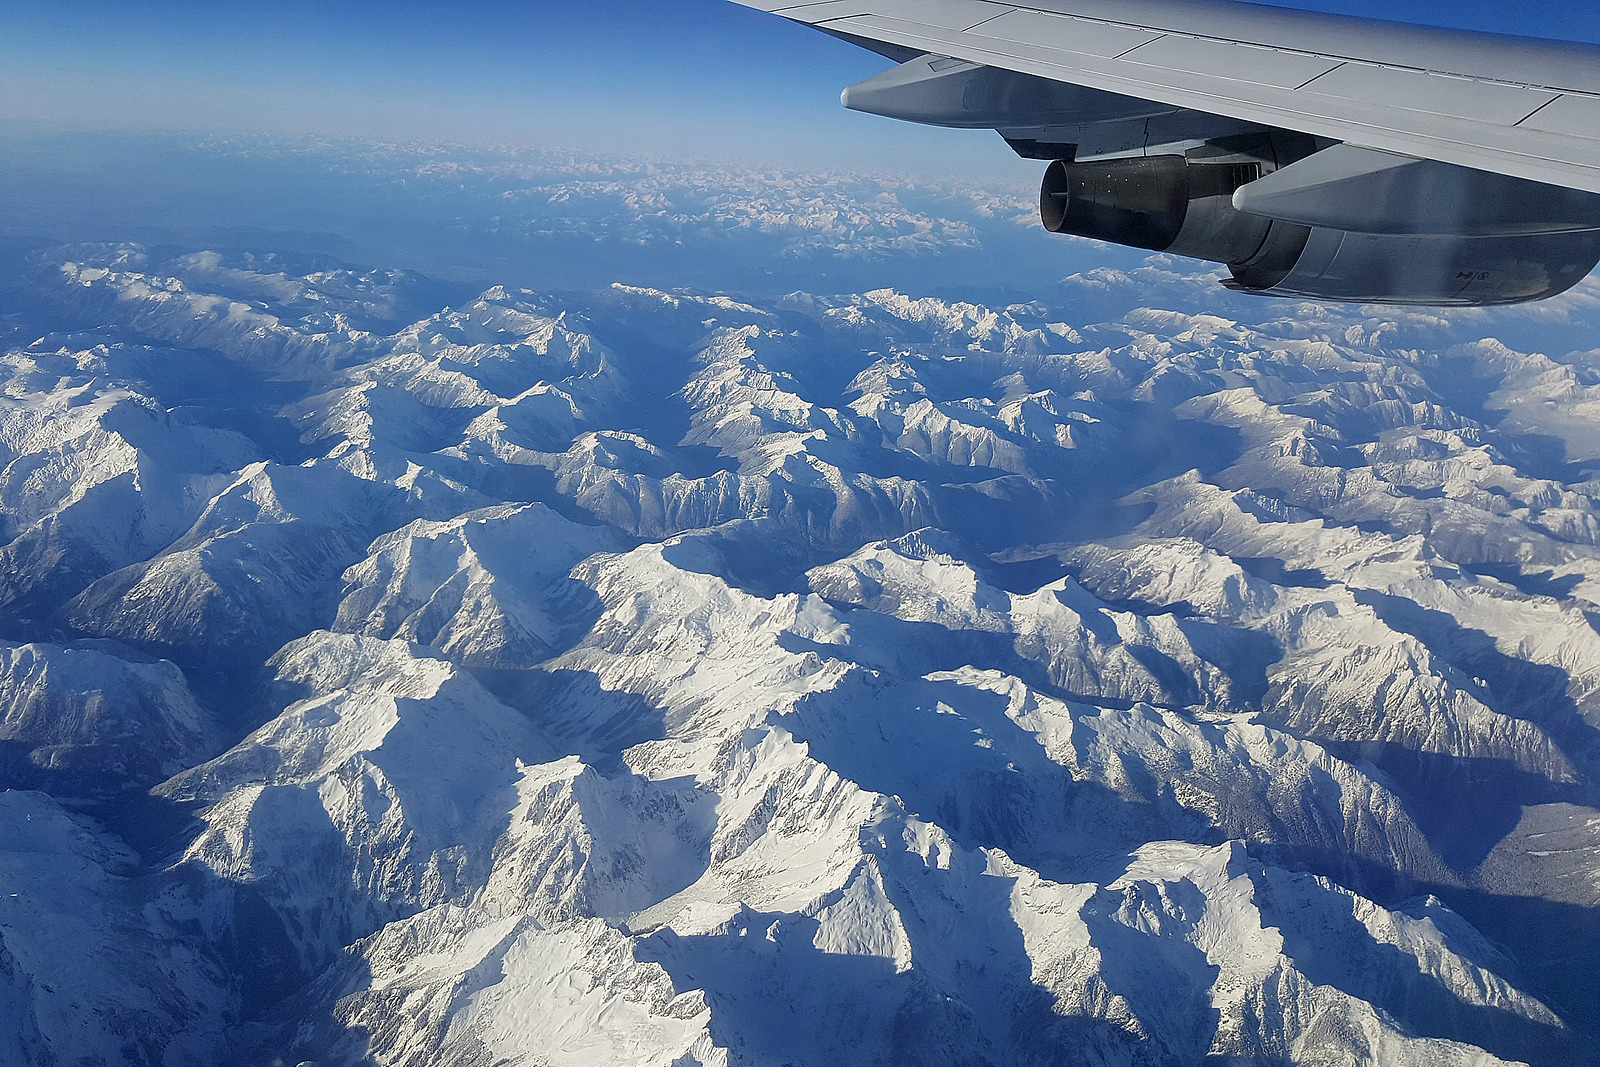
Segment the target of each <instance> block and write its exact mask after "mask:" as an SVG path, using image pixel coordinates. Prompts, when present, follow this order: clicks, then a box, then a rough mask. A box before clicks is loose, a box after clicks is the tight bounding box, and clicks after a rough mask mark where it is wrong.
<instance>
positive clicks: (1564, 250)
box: [1039, 138, 1600, 306]
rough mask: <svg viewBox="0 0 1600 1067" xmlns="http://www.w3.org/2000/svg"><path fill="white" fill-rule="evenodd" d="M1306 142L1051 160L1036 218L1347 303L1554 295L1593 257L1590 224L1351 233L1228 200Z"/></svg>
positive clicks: (1599, 250) (1478, 301) (1245, 282)
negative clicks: (1559, 229)
mask: <svg viewBox="0 0 1600 1067" xmlns="http://www.w3.org/2000/svg"><path fill="white" fill-rule="evenodd" d="M1311 149H1312V146H1311V145H1310V144H1309V143H1299V142H1294V141H1281V140H1280V139H1278V138H1266V139H1262V140H1259V141H1252V142H1250V143H1247V144H1243V145H1227V144H1208V145H1206V146H1204V147H1202V148H1200V149H1196V150H1194V151H1191V152H1189V153H1187V154H1186V155H1179V154H1170V155H1158V156H1138V157H1126V158H1117V159H1099V160H1089V161H1084V162H1075V161H1070V160H1060V161H1057V162H1055V163H1052V164H1051V165H1050V169H1049V170H1048V171H1047V172H1046V174H1045V179H1044V187H1043V189H1042V191H1041V194H1040V202H1039V206H1040V217H1041V219H1042V220H1043V222H1044V225H1045V227H1046V228H1047V229H1049V230H1051V231H1052V232H1054V233H1065V234H1073V235H1075V236H1079V237H1090V238H1094V239H1096V240H1101V241H1109V242H1111V243H1113V244H1120V245H1126V246H1129V247H1133V248H1147V249H1150V250H1152V251H1157V252H1170V253H1173V254H1174V255H1180V256H1188V257H1190V258H1193V259H1202V260H1207V261H1209V262H1212V263H1222V264H1225V265H1226V266H1227V267H1228V270H1229V272H1230V273H1231V274H1232V276H1233V278H1232V280H1231V281H1229V282H1228V283H1226V284H1227V285H1228V287H1229V288H1230V289H1234V290H1237V291H1239V292H1246V293H1261V294H1265V295H1271V296H1298V297H1309V298H1313V299H1318V300H1336V301H1344V302H1351V303H1373V304H1423V305H1431V306H1448V305H1457V306H1465V305H1488V304H1515V303H1521V302H1523V301H1529V300H1540V299H1543V298H1545V297H1549V296H1555V295H1556V294H1558V293H1562V292H1565V291H1566V290H1568V289H1570V288H1571V287H1572V286H1574V285H1576V284H1577V283H1578V282H1579V281H1581V280H1582V279H1583V278H1584V277H1585V276H1586V275H1587V274H1588V273H1589V272H1590V271H1592V270H1593V269H1594V268H1595V266H1596V265H1597V264H1600V231H1594V230H1588V231H1577V232H1564V233H1521V234H1496V235H1490V236H1450V235H1441V234H1410V235H1408V234H1396V233H1357V232H1352V231H1347V230H1342V229H1332V228H1328V227H1310V226H1304V225H1300V224H1299V223H1295V222H1289V221H1285V220H1283V219H1273V218H1268V217H1266V216H1264V215H1258V214H1253V213H1250V212H1245V211H1241V210H1239V209H1238V208H1236V207H1235V206H1234V193H1235V192H1236V191H1238V190H1239V189H1241V188H1242V187H1244V186H1246V185H1248V184H1249V183H1251V182H1254V181H1256V180H1258V179H1259V178H1261V177H1262V176H1263V175H1265V174H1270V173H1273V172H1274V171H1276V170H1278V169H1279V168H1280V167H1286V166H1288V165H1290V164H1292V163H1293V162H1295V161H1296V160H1297V159H1301V158H1305V156H1306V155H1308V154H1309V153H1310V151H1311ZM1241 199H1244V200H1246V201H1248V199H1249V198H1248V197H1241Z"/></svg>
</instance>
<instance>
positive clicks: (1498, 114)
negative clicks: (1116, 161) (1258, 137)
mask: <svg viewBox="0 0 1600 1067" xmlns="http://www.w3.org/2000/svg"><path fill="white" fill-rule="evenodd" d="M735 2H737V3H741V4H743V5H744V6H746V7H754V8H759V9H761V10H764V11H770V12H772V13H774V14H778V15H782V16H783V17H785V18H788V19H792V20H794V21H797V22H802V23H806V24H808V25H812V26H815V27H817V28H818V29H822V30H825V31H827V32H830V33H833V34H836V35H838V36H842V37H845V38H847V39H857V40H860V41H863V42H871V43H874V44H877V45H881V46H886V47H887V48H889V49H893V50H896V51H898V50H905V51H906V52H908V53H909V52H915V53H931V54H935V55H941V56H949V57H952V58H954V59H961V60H966V61H969V62H971V63H977V64H982V65H984V66H987V67H994V68H998V69H1001V70H1009V71H1015V72H1018V73H1021V74H1030V75H1034V76H1037V77H1042V78H1045V79H1048V80H1050V81H1056V82H1064V83H1067V84H1071V85H1079V86H1084V87H1087V88H1089V89H1094V90H1099V91H1101V92H1106V93H1113V94H1117V95H1118V96H1121V97H1131V98H1134V99H1138V100H1148V101H1153V102H1155V103H1157V104H1161V105H1166V106H1170V107H1173V108H1179V109H1185V110H1191V111H1198V112H1202V113H1206V114H1211V115H1220V116H1224V117H1226V118H1231V119H1236V120H1240V121H1242V122H1248V123H1259V124H1261V125H1263V126H1269V127H1276V128H1281V129H1287V130H1296V131H1299V132H1302V133H1307V134H1311V135H1314V136H1317V137H1325V138H1330V139H1332V140H1336V141H1344V142H1348V143H1350V144H1354V145H1360V146H1364V147H1367V148H1375V149H1380V150H1383V151H1387V152H1394V153H1400V154H1403V155H1407V156H1412V157H1417V158H1422V159H1433V160H1438V161H1441V162H1445V163H1453V164H1457V165H1460V166H1464V167H1470V168H1474V169H1477V170H1485V171H1491V172H1494V173H1499V174H1505V175H1510V176H1513V177H1517V178H1524V179H1528V180H1530V181H1535V182H1543V183H1546V184H1549V185H1556V186H1564V187H1566V188H1569V189H1579V190H1584V191H1587V192H1591V193H1600V48H1597V47H1592V46H1588V45H1579V44H1568V43H1562V42H1550V41H1537V40H1532V39H1528V38H1520V37H1506V36H1498V35H1493V34H1482V33H1469V32H1463V31H1451V30H1441V29H1434V28H1429V27H1420V26H1409V25H1401V24H1398V23H1387V22H1379V21H1375V20H1370V19H1358V18H1350V17H1347V16H1336V15H1323V14H1315V13H1310V12H1301V11H1290V10H1285V9H1280V8H1271V7H1264V6H1258V5H1254V4H1249V3H1240V2H1234V0H1029V2H1028V3H1025V4H1023V3H996V2H992V0H822V2H818V3H807V4H794V3H791V2H788V0H735Z"/></svg>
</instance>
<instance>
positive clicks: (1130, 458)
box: [0, 248, 1600, 1067]
mask: <svg viewBox="0 0 1600 1067" xmlns="http://www.w3.org/2000/svg"><path fill="white" fill-rule="evenodd" d="M60 258H62V259H63V260H64V261H65V262H63V263H60V264H57V265H56V266H55V268H54V269H53V271H51V272H46V273H45V274H44V275H42V276H41V278H40V279H38V280H36V282H35V285H36V296H37V299H38V300H39V301H40V303H41V306H43V305H45V304H48V305H50V306H52V307H54V308H56V309H57V313H58V314H59V315H66V316H76V317H77V318H78V319H79V320H81V325H82V326H83V327H85V328H88V327H96V328H99V329H100V332H99V333H97V334H96V335H95V336H96V338H97V339H96V340H95V341H94V343H92V344H91V343H87V342H86V340H85V336H84V335H81V334H76V333H70V332H58V333H47V334H46V335H45V336H43V337H41V338H40V339H39V340H37V341H34V342H32V343H26V344H24V343H18V344H15V345H13V346H11V347H10V348H9V349H8V350H7V351H6V352H5V355H4V359H3V363H0V373H3V374H4V376H5V382H6V388H5V390H4V400H3V402H0V460H3V467H0V502H3V504H4V514H5V520H6V527H5V529H4V530H3V539H4V540H5V541H6V542H7V543H6V544H4V545H3V546H0V603H3V605H4V610H5V613H6V614H5V621H6V624H7V626H8V627H9V630H8V631H7V636H9V637H11V638H13V639H14V640H15V641H16V642H18V643H12V644H6V645H4V646H0V757H3V759H0V770H4V771H5V773H6V774H7V775H8V776H9V780H8V781H7V783H6V784H7V785H10V786H13V787H15V788H13V789H12V791H9V792H5V793H3V794H0V872H3V874H4V879H3V882H0V884H3V887H4V888H3V889H0V1023H3V1024H4V1025H0V1060H4V1061H5V1062H13V1061H15V1062H19V1063H31V1062H39V1063H54V1062H60V1063H75V1062H92V1061H103V1062H113V1061H126V1062H135V1063H149V1064H156V1063H163V1064H169V1065H182V1064H190V1063H195V1064H200V1063H212V1062H218V1061H219V1058H220V1059H228V1060H230V1061H235V1062H243V1063H261V1064H266V1063H273V1062H297V1061H300V1060H313V1061H315V1062H317V1063H319V1064H324V1065H335V1064H357V1063H365V1062H374V1063H380V1064H396V1065H402V1064H403V1065H414V1067H424V1065H432V1064H443V1063H463V1064H469V1063H517V1064H530V1065H531V1064H550V1065H556V1064H573V1065H578V1064H618V1065H622V1064H629V1065H633V1064H650V1065H660V1067H669V1065H670V1067H681V1065H686V1064H705V1065H719V1067H720V1065H751V1067H779V1065H781V1064H793V1065H797V1067H798V1065H806V1067H811V1065H816V1067H822V1065H829V1067H833V1065H862V1067H866V1065H878V1064H891V1063H893V1064H930V1065H931V1064H941V1065H944V1064H971V1065H979V1064H992V1065H995V1067H999V1065H1013V1064H1040V1065H1043V1064H1056V1063H1064V1062H1070V1063H1084V1064H1104V1065H1108V1067H1109V1065H1130V1067H1131V1065H1189V1064H1199V1063H1202V1062H1208V1063H1210V1062H1215V1063H1219V1064H1221V1063H1297V1064H1299V1063H1304V1064H1372V1065H1378V1064H1382V1065H1386V1067H1388V1065H1402V1067H1404V1065H1415V1067H1437V1065H1461V1067H1467V1065H1473V1067H1482V1065H1489V1064H1498V1063H1514V1062H1523V1063H1533V1064H1550V1065H1557V1064H1567V1063H1576V1062H1582V1060H1581V1057H1582V1055H1583V1054H1584V1053H1583V1050H1584V1049H1585V1048H1587V1047H1589V1046H1588V1044H1587V1043H1588V1042H1590V1041H1592V1040H1593V1039H1594V1038H1595V1037H1596V1034H1595V1031H1594V1023H1593V1020H1592V1018H1591V1017H1590V1015H1589V1013H1588V1012H1587V1011H1586V1008H1587V1007H1588V1005H1589V1004H1590V1003H1591V999H1590V998H1591V995H1592V994H1593V993H1594V991H1595V989H1596V983H1595V980H1594V978H1593V975H1594V973H1595V970H1594V968H1593V966H1592V963H1591V962H1590V961H1591V960H1592V954H1593V952H1594V950H1595V949H1596V948H1600V922H1597V919H1600V891H1597V889H1596V886H1597V885H1600V862H1597V861H1596V859H1595V856H1596V854H1597V853H1596V851H1595V846H1596V844H1597V841H1596V835H1597V833H1600V803H1597V802H1600V797H1597V796H1596V787H1597V784H1600V766H1597V764H1596V759H1597V754H1600V747H1597V746H1596V744H1595V737H1596V730H1597V728H1600V628H1597V625H1596V622H1595V620H1596V618H1597V617H1600V547H1597V545H1600V510H1597V508H1596V497H1597V494H1600V481H1597V480H1596V473H1595V472H1596V469H1597V467H1596V465H1597V464H1600V431H1597V430H1596V429H1595V428H1594V424H1593V423H1592V421H1591V418H1592V413H1593V412H1594V411H1595V410H1596V409H1597V408H1600V361H1597V359H1596V357H1595V356H1594V355H1593V354H1592V353H1590V354H1575V355H1571V356H1565V357H1562V358H1561V359H1555V358H1552V357H1550V356H1547V355H1538V354H1534V353H1529V352H1521V351H1517V350H1516V349H1515V348H1513V347H1511V346H1510V345H1509V344H1501V343H1499V342H1491V341H1482V340H1478V339H1477V338H1481V337H1482V336H1483V333H1484V332H1485V331H1486V330H1487V329H1489V326H1487V325H1485V323H1486V322H1487V321H1489V320H1486V319H1484V318H1482V317H1475V318H1471V319H1468V320H1465V321H1464V324H1463V325H1461V326H1459V327H1452V326H1451V325H1450V324H1448V323H1445V322H1442V321H1439V320H1435V319H1429V318H1426V317H1422V316H1411V317H1397V318H1392V319H1387V320H1384V321H1382V322H1381V323H1380V322H1377V321H1375V320H1373V319H1371V318H1363V317H1361V316H1359V315H1355V314H1353V313H1350V312H1347V311H1331V310H1328V309H1325V308H1321V307H1318V306H1315V305H1309V304H1307V305H1300V306H1290V305H1282V304H1268V303H1260V304H1250V305H1248V307H1249V308H1252V309H1254V311H1255V312H1256V314H1257V315H1258V316H1259V317H1258V319H1257V320H1255V321H1253V322H1251V323H1250V324H1245V323H1244V322H1241V321H1238V320H1237V319H1235V318H1228V317H1224V315H1223V314H1220V313H1219V314H1198V315H1181V314H1178V313H1176V312H1172V311H1166V310H1160V309H1161V308H1163V307H1171V306H1191V305H1192V304H1193V299H1192V298H1193V293H1194V292H1195V291H1196V290H1195V288H1194V283H1192V282H1191V280H1189V279H1186V278H1183V277H1181V276H1175V275H1165V274H1162V273H1161V272H1160V271H1159V270H1158V269H1156V268H1149V269H1148V270H1147V271H1146V272H1144V273H1143V274H1141V275H1136V276H1128V275H1119V274H1115V273H1114V272H1100V273H1098V274H1096V275H1093V276H1086V277H1083V278H1079V279H1076V280H1069V282H1068V283H1067V284H1066V285H1065V286H1064V287H1063V288H1062V289H1061V290H1060V292H1059V293H1057V294H1056V295H1055V296H1054V297H1053V298H1052V299H1050V300H1049V301H1044V302H1040V303H1037V304H1031V305H1019V306H1012V307H992V308H991V307H984V306H981V305H979V304H975V303H954V302H945V301H940V300H935V299H931V298H917V299H914V298H911V297H908V296H904V295H901V294H898V293H894V292H888V291H879V292H873V293H868V294H866V295H863V296H856V297H831V298H830V297H824V296H805V295H799V294H797V295H794V296H791V297H788V298H785V299H782V300H769V301H762V302H759V303H760V304H761V306H755V304H752V303H746V302H740V301H736V300H733V299H728V298H723V297H710V296H703V295H695V294H691V293H667V292H658V291H654V290H648V289H632V288H624V287H616V288H613V289H611V290H609V291H605V292H600V293H594V294H589V295H570V296H566V297H562V298H560V299H559V300H558V299H556V298H552V297H545V296H540V295H537V294H532V293H527V292H521V291H513V290H509V289H505V288H493V289H490V290H488V291H486V292H484V293H483V294H482V295H481V296H480V297H478V298H476V299H474V300H469V301H466V302H464V303H461V304H459V305H458V306H454V307H451V308H448V309H446V310H444V311H436V310H434V309H433V308H430V307H427V306H423V305H422V303H421V301H420V300H419V299H416V298H414V296H413V294H415V293H417V292H424V291H431V290H427V289H426V288H425V287H422V288H419V283H417V282H416V280H415V279H413V278H411V277H409V276H407V275H404V274H402V273H365V274H363V273H359V272H353V271H347V270H318V271H310V272H304V273H295V272H294V271H292V270H290V269H289V268H287V267H285V266H284V264H282V263H281V262H278V261H276V260H261V259H255V258H251V257H228V256H221V255H216V254H207V255H196V256H186V257H180V258H175V259H159V258H157V257H153V256H151V255H148V254H146V253H144V252H142V251H140V250H138V249H132V248H111V249H100V250H93V249H81V248H80V249H76V250H74V251H73V252H72V253H71V255H70V261H66V260H67V259H68V257H67V255H66V254H65V253H64V254H63V256H62V257H60ZM1219 299H1220V298H1219ZM1573 299H1583V297H1582V295H1581V293H1580V295H1579V296H1577V297H1574V298H1573ZM1118 301H1126V302H1127V304H1128V306H1137V305H1140V304H1143V305H1146V306H1144V307H1143V308H1141V309H1140V310H1134V311H1131V312H1127V313H1120V312H1119V313H1116V314H1110V315H1107V316H1105V317H1104V318H1103V320H1102V319H1096V318H1095V317H1093V314H1092V313H1091V312H1090V311H1088V310H1085V309H1088V308H1091V307H1101V306H1108V305H1110V304H1115V303H1117V302H1118ZM1239 306H1240V307H1242V306H1245V305H1239ZM1229 307H1234V305H1229ZM1234 310H1235V312H1237V308H1234ZM1469 376H1470V378H1471V379H1472V380H1471V381H1470V382H1468V378H1469ZM197 383H198V384H197ZM207 383H209V384H207ZM1463 383H1467V384H1463ZM1468 385H1470V388H1469V387H1468ZM1484 397H1487V398H1488V400H1487V401H1485V400H1484V399H1483V398H1484ZM22 641H27V642H30V643H20V642H22ZM24 789H28V790H35V792H23V791H22V790H24ZM68 943H70V944H72V945H74V946H78V947H74V948H73V950H72V951H71V952H67V951H65V950H64V949H63V946H64V945H66V944H68ZM86 1012H87V1013H89V1014H85V1013H86Z"/></svg>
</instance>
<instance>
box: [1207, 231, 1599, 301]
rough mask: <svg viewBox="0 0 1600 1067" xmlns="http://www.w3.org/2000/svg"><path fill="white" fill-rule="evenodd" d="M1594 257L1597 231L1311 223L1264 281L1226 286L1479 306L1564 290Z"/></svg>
mask: <svg viewBox="0 0 1600 1067" xmlns="http://www.w3.org/2000/svg"><path fill="white" fill-rule="evenodd" d="M1597 264H1600V232H1596V231H1593V230H1590V231H1584V232H1578V233H1547V234H1525V235H1521V236H1501V237H1404V236H1395V235H1390V234H1368V233H1350V232H1348V231H1345V230H1328V229H1315V230H1312V231H1311V236H1310V238H1309V239H1308V240H1307V242H1306V245H1305V249H1304V251H1303V252H1302V253H1301V255H1300V258H1299V259H1298V260H1297V261H1296V262H1295V264H1294V267H1293V268H1292V269H1290V270H1289V271H1288V272H1287V273H1285V274H1284V275H1282V276H1281V277H1279V278H1277V279H1276V280H1274V281H1272V282H1271V283H1270V284H1260V283H1259V282H1255V283H1253V282H1252V280H1251V279H1249V278H1246V277H1240V276H1239V275H1238V274H1237V272H1236V273H1235V276H1234V280H1233V281H1232V282H1228V283H1225V284H1227V286H1228V288H1230V289H1234V290H1237V291H1239V292H1246V293H1261V294H1263V295H1267V296H1301V297H1310V298H1313V299H1317V300H1339V301H1346V302H1350V303H1361V304H1423V305H1427V306H1430V307H1449V306H1456V307H1469V306H1470V307H1478V306H1487V305H1491V304H1520V303H1523V302H1525V301H1529V300H1542V299H1544V298H1545V297H1549V296H1556V295H1558V294H1560V293H1564V292H1566V291H1567V290H1568V289H1571V288H1572V287H1573V286H1574V285H1577V284H1578V283H1579V282H1580V281H1582V280H1583V279H1584V278H1585V277H1586V276H1587V275H1588V274H1589V272H1590V271H1592V270H1594V268H1595V266H1596V265H1597Z"/></svg>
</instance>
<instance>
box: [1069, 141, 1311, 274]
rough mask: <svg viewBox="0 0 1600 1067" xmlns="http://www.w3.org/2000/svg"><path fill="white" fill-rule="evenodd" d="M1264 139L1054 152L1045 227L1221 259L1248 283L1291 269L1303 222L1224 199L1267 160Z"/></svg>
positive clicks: (1271, 154) (1269, 150) (1272, 162)
mask: <svg viewBox="0 0 1600 1067" xmlns="http://www.w3.org/2000/svg"><path fill="white" fill-rule="evenodd" d="M1274 147H1275V146H1274V145H1273V144H1271V143H1270V142H1266V141H1261V142H1257V143H1254V144H1252V145H1250V146H1249V150H1245V151H1239V150H1230V149H1229V148H1227V147H1224V146H1221V145H1207V146H1206V147H1205V148H1203V149H1199V150H1197V151H1194V152H1190V153H1189V154H1188V155H1177V154H1172V155H1160V156H1135V157H1127V158H1121V159H1099V160H1090V161H1086V162H1081V163H1079V162H1073V161H1068V160H1058V161H1057V162H1055V163H1052V164H1051V165H1050V169H1049V170H1048V171H1046V172H1045V177H1044V188H1043V189H1042V190H1041V192H1040V197H1039V215H1040V218H1041V220H1042V221H1043V222H1044V225H1045V228H1046V229H1048V230H1050V231H1051V232H1052V233H1064V234H1072V235H1074V236H1077V237H1090V238H1094V239H1095V240H1099V241H1109V242H1111V243H1112V244H1120V245H1127V246H1130V247H1132V248H1148V249H1150V250H1151V251H1153V252H1171V253H1173V254H1174V255H1179V256H1189V257H1191V258H1193V259H1204V260H1208V261H1210V262H1212V263H1225V264H1227V265H1228V267H1229V269H1230V270H1232V271H1233V274H1234V277H1235V278H1239V279H1244V280H1246V281H1247V282H1248V284H1250V285H1252V286H1253V287H1256V288H1267V287H1269V286H1271V285H1274V284H1276V283H1277V282H1278V281H1280V280H1281V279H1282V278H1283V277H1285V276H1286V275H1288V273H1289V272H1290V271H1291V270H1292V269H1293V267H1294V265H1295V264H1296V263H1297V262H1298V261H1299V259H1300V254H1301V253H1302V252H1303V251H1304V250H1305V247H1306V241H1307V240H1308V238H1309V237H1310V235H1311V230H1310V229H1309V228H1307V227H1305V226H1300V225H1297V224H1295V223H1289V222H1282V221H1279V220H1275V219H1269V218H1264V217H1262V216H1260V215H1251V214H1247V213H1245V212H1243V211H1240V210H1239V209H1238V208H1236V207H1234V206H1233V194H1234V191H1235V190H1237V189H1239V188H1240V187H1241V186H1243V185H1245V184H1247V183H1249V182H1252V181H1255V180H1256V179H1258V178H1260V177H1261V176H1262V174H1263V173H1268V172H1270V171H1271V170H1273V169H1275V168H1276V166H1277V160H1276V158H1275V151H1274Z"/></svg>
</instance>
